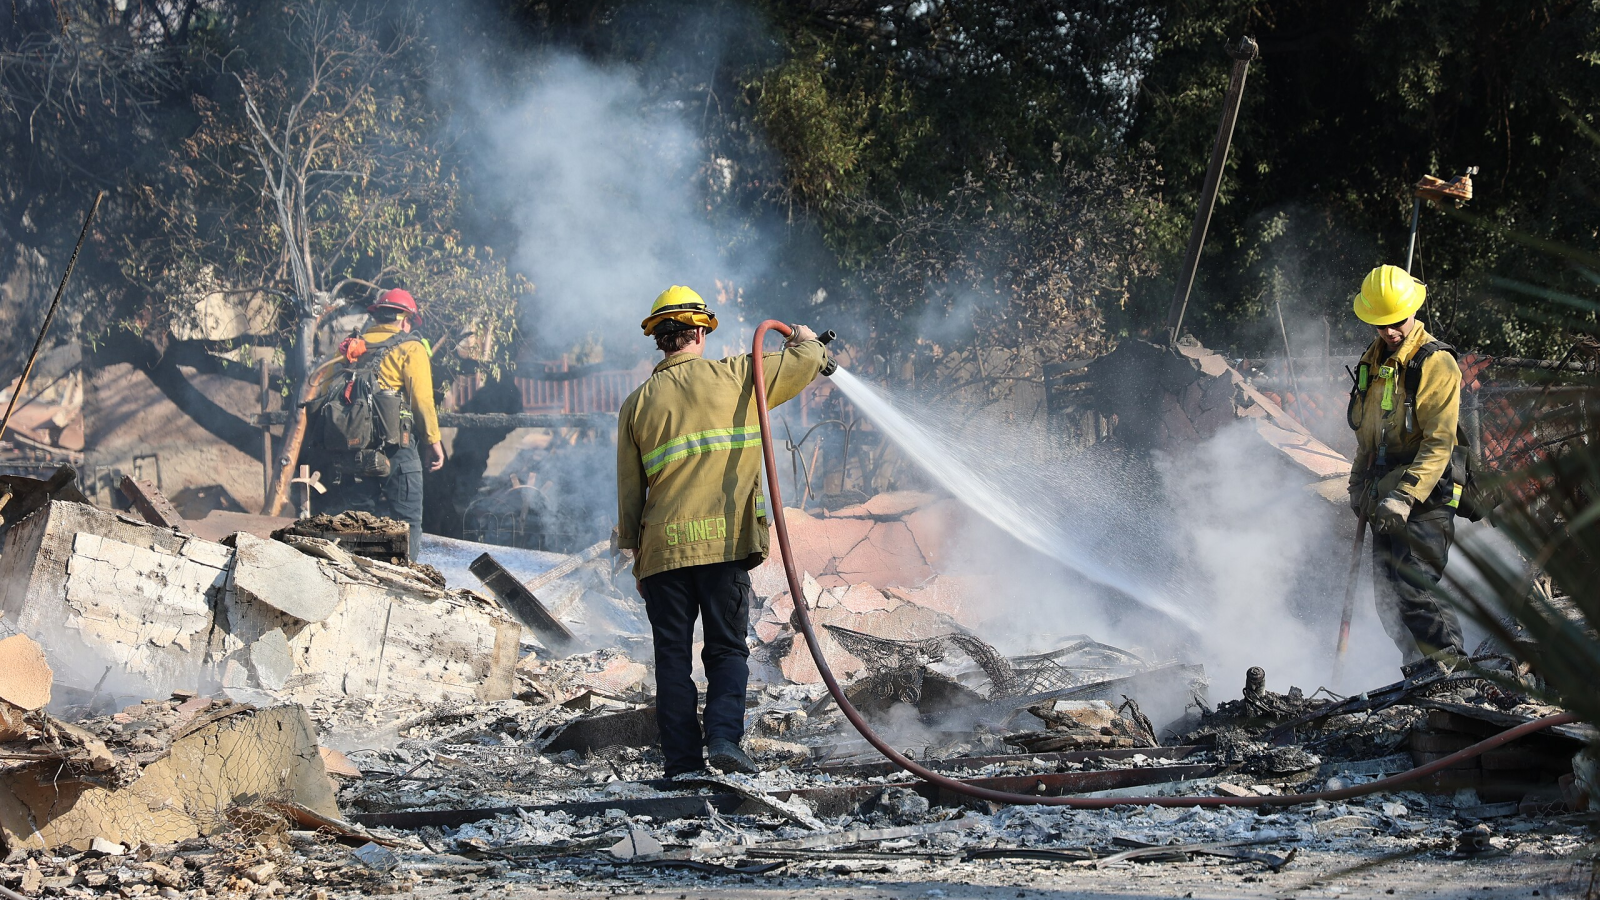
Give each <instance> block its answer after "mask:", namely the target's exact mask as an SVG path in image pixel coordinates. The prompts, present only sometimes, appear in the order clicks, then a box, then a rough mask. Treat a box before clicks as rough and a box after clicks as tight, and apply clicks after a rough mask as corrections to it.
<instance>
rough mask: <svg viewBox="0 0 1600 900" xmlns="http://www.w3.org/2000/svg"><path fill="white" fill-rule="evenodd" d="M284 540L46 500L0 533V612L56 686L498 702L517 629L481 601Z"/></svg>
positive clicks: (399, 571)
mask: <svg viewBox="0 0 1600 900" xmlns="http://www.w3.org/2000/svg"><path fill="white" fill-rule="evenodd" d="M296 541H297V543H296V544H295V545H290V544H287V543H281V542H278V541H269V540H263V539H261V538H258V537H255V536H253V535H250V534H245V533H239V534H235V535H233V536H232V537H230V538H229V542H230V543H231V544H233V546H227V545H225V544H221V543H214V542H211V541H206V540H202V539H200V538H196V537H192V536H189V535H185V534H181V533H179V532H177V531H174V530H172V529H167V528H157V527H155V526H151V525H146V524H143V523H140V522H136V521H133V520H132V519H129V518H127V517H125V516H121V515H117V514H115V513H109V512H105V511H103V510H99V509H96V508H94V507H91V506H87V505H85V504H80V503H68V502H60V501H52V502H51V503H50V504H48V505H47V506H46V507H44V508H43V509H41V510H40V511H39V512H37V513H35V514H34V515H33V516H31V517H30V518H28V519H26V520H24V521H23V522H22V523H20V524H19V525H17V526H16V527H15V528H13V529H12V530H11V532H10V533H9V534H8V535H7V543H6V546H5V552H4V553H3V554H0V613H3V614H4V616H5V618H6V619H7V620H8V621H10V622H12V623H14V624H15V625H16V627H17V628H18V629H19V630H21V631H23V632H24V633H26V634H29V635H31V636H34V637H36V638H37V639H38V640H39V641H40V643H42V644H43V645H44V646H45V647H46V649H47V651H48V653H49V658H50V661H51V664H52V666H53V667H54V668H55V669H56V675H57V679H58V681H60V682H62V683H65V684H69V685H72V686H74V687H79V688H82V689H84V690H92V689H95V688H96V687H97V686H99V687H102V688H103V689H104V691H105V692H106V693H110V694H133V695H139V696H162V695H165V694H167V693H171V692H173V691H184V690H190V691H193V690H207V689H210V688H214V687H218V686H220V687H221V688H223V689H224V690H226V691H229V692H231V693H235V694H241V696H243V695H245V694H248V698H249V699H251V700H252V701H262V700H265V701H267V702H271V701H275V700H299V701H303V702H309V701H311V700H314V699H317V698H323V697H330V696H331V697H340V696H357V697H361V696H369V695H376V694H383V695H390V696H394V697H398V698H411V699H416V700H420V701H446V700H465V701H481V700H502V699H506V698H509V697H510V696H511V694H512V689H513V681H514V668H515V665H516V661H517V645H518V639H519V636H520V629H519V627H518V626H517V624H516V623H515V622H514V621H512V620H511V619H510V618H509V617H508V616H506V615H505V614H504V612H503V611H501V610H500V609H499V608H498V607H496V606H495V605H494V604H493V603H491V602H490V601H488V600H485V599H483V598H482V597H479V596H477V595H475V594H473V593H471V592H470V591H446V590H441V589H439V588H437V587H435V586H434V585H433V584H431V583H430V582H428V581H427V580H426V579H425V578H424V577H423V576H421V575H419V574H418V573H416V572H414V571H412V570H411V569H409V568H404V567H400V566H393V565H389V564H387V563H382V562H378V561H375V560H367V559H360V558H356V557H352V556H350V555H349V554H347V553H344V552H343V551H341V550H339V549H338V548H337V546H335V545H332V544H331V542H327V541H321V542H318V541H316V540H315V539H309V538H298V539H296ZM301 545H303V546H301Z"/></svg>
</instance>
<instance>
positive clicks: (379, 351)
mask: <svg viewBox="0 0 1600 900" xmlns="http://www.w3.org/2000/svg"><path fill="white" fill-rule="evenodd" d="M421 340H422V338H419V337H417V336H416V335H414V334H411V333H409V332H402V333H400V334H397V335H395V336H394V337H392V338H390V339H388V340H387V341H384V342H383V343H381V344H371V345H368V348H367V352H366V353H363V354H361V357H360V358H359V359H357V360H356V361H355V364H354V365H352V366H351V368H352V369H355V370H356V371H362V370H365V369H373V370H376V369H377V368H378V367H379V366H381V365H383V361H384V360H385V359H387V358H388V357H389V354H390V353H393V352H394V351H396V350H398V349H400V347H401V346H402V345H404V344H410V343H413V342H420V341H421Z"/></svg>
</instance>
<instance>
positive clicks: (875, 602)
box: [839, 584, 905, 613]
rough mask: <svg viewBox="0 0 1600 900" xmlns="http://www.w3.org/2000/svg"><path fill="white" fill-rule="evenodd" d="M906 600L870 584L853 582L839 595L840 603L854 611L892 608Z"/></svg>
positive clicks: (864, 611) (862, 611)
mask: <svg viewBox="0 0 1600 900" xmlns="http://www.w3.org/2000/svg"><path fill="white" fill-rule="evenodd" d="M904 602H905V601H904V600H901V599H900V598H899V597H894V596H890V595H889V594H888V593H886V592H884V591H882V590H880V589H878V588H876V587H873V586H872V585H870V584H853V585H851V586H850V587H849V588H847V589H846V590H845V591H844V593H843V594H842V595H841V596H840V597H839V605H840V606H842V607H844V608H845V609H848V610H850V611H851V612H854V613H869V612H873V611H877V610H890V609H894V608H895V607H896V606H899V605H900V604H902V603H904Z"/></svg>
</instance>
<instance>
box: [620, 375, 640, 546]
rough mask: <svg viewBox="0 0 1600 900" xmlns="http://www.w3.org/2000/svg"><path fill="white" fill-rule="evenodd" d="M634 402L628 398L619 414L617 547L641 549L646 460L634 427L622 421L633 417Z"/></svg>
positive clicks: (631, 398)
mask: <svg viewBox="0 0 1600 900" xmlns="http://www.w3.org/2000/svg"><path fill="white" fill-rule="evenodd" d="M633 403H634V397H632V396H630V397H628V399H627V401H625V402H624V403H623V405H622V411H621V412H619V413H618V414H617V422H618V426H617V546H618V547H620V548H622V549H623V550H638V549H639V524H640V521H641V520H642V519H643V518H644V484H645V476H644V462H643V459H642V454H641V453H640V452H639V445H638V443H636V442H635V441H634V439H633V430H632V429H630V428H626V427H623V426H622V424H621V423H623V422H626V421H628V420H630V419H631V418H632V417H633V412H634V411H633V410H632V409H630V408H629V407H630V405H632V404H633Z"/></svg>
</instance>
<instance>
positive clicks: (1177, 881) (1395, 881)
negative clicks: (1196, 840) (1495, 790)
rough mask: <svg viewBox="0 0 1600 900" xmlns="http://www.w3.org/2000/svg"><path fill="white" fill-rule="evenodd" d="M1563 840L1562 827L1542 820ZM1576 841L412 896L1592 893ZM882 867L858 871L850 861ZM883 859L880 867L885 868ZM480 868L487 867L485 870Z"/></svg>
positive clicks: (644, 873) (649, 876)
mask: <svg viewBox="0 0 1600 900" xmlns="http://www.w3.org/2000/svg"><path fill="white" fill-rule="evenodd" d="M1541 831H1544V832H1548V833H1549V835H1550V836H1551V837H1553V838H1555V841H1554V843H1555V844H1567V845H1569V846H1570V841H1571V840H1572V838H1573V837H1578V836H1577V835H1574V834H1573V833H1572V830H1571V827H1570V826H1565V825H1560V824H1556V825H1552V826H1550V827H1549V828H1546V829H1541ZM1579 839H1580V840H1581V841H1582V842H1583V844H1584V845H1583V846H1582V847H1581V848H1580V849H1577V850H1565V851H1563V852H1552V851H1551V850H1550V849H1549V847H1550V846H1551V842H1542V841H1539V840H1534V841H1531V842H1524V843H1523V844H1522V845H1520V846H1518V847H1517V848H1515V849H1513V850H1511V851H1506V850H1497V851H1494V852H1491V853H1487V854H1484V855H1481V856H1475V857H1468V858H1458V857H1455V856H1453V855H1452V850H1451V849H1449V847H1450V844H1451V841H1450V840H1449V839H1448V838H1437V839H1435V838H1429V839H1426V840H1424V841H1421V842H1419V844H1418V845H1417V846H1416V847H1415V848H1413V849H1411V850H1408V851H1402V852H1397V853H1385V854H1365V853H1362V852H1360V851H1350V850H1334V851H1328V850H1314V849H1308V850H1303V851H1301V852H1300V853H1298V854H1297V855H1296V856H1295V858H1294V860H1293V862H1292V863H1290V865H1288V866H1286V867H1285V868H1284V869H1283V871H1281V872H1277V873H1274V872H1270V871H1267V870H1265V868H1264V867H1262V866H1260V865H1255V864H1242V863H1239V862H1234V861H1231V860H1222V859H1207V858H1204V857H1201V858H1198V859H1196V860H1195V861H1193V862H1186V863H1123V864H1120V865H1117V866H1113V867H1108V868H1106V869H1100V870H1097V869H1093V868H1088V867H1086V866H1079V865H1075V864H1072V863H1057V862H1049V863H1035V862H1029V861H984V862H971V863H959V864H939V863H917V862H912V863H907V862H903V861H895V862H889V863H881V862H880V863H871V862H867V861H864V860H859V861H851V862H848V863H842V862H840V861H836V860H835V861H820V862H812V863H800V864H795V863H791V865H790V866H789V867H788V868H787V869H785V870H782V871H779V872H774V873H771V874H768V875H731V874H729V875H725V874H702V873H697V872H689V871H684V872H663V871H659V870H642V869H640V870H632V871H630V870H629V869H628V868H626V867H623V866H620V865H618V866H612V865H608V864H590V863H577V864H575V863H574V862H572V861H567V862H565V863H564V864H563V865H554V864H545V865H542V866H538V867H532V868H522V869H514V870H510V871H504V872H499V873H495V874H492V875H491V874H489V873H484V875H476V874H473V875H456V876H454V877H449V876H446V877H442V878H437V879H436V878H428V879H426V880H425V881H424V882H423V883H421V884H417V885H415V887H414V888H413V893H414V894H415V896H418V897H425V898H445V897H448V896H485V897H497V898H498V897H505V898H524V897H538V898H541V900H567V898H573V900H578V898H594V897H611V896H639V897H648V898H656V900H768V898H778V897H794V896H805V897H811V898H816V900H958V898H973V900H1011V898H1018V900H1029V898H1041V897H1072V898H1119V900H1128V898H1144V897H1150V898H1154V897H1162V898H1166V897H1185V898H1188V897H1193V898H1208V900H1209V898H1215V900H1226V898H1245V897H1251V898H1255V897H1259V898H1275V900H1276V898H1282V900H1287V898H1312V897H1341V898H1342V897H1349V898H1364V897H1373V898H1388V897H1419V898H1422V897H1426V898H1429V900H1453V898H1460V900H1468V898H1472V900H1498V898H1511V897H1517V898H1526V897H1556V898H1584V897H1593V896H1600V893H1596V892H1595V891H1593V890H1592V882H1591V879H1592V877H1593V864H1592V862H1591V861H1590V858H1589V857H1590V855H1591V851H1592V845H1590V844H1589V841H1590V839H1591V836H1590V834H1589V832H1588V831H1587V829H1583V834H1582V836H1581V837H1580V838H1579ZM851 868H857V869H875V868H876V869H879V870H878V871H855V872H851V871H849V869H851ZM885 869H887V870H888V871H884V870H885ZM485 876H487V877H485Z"/></svg>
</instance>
